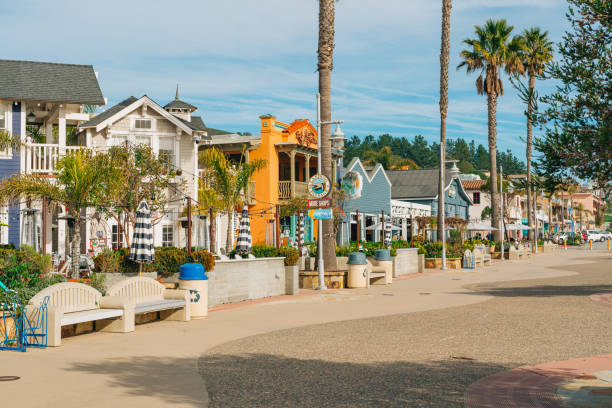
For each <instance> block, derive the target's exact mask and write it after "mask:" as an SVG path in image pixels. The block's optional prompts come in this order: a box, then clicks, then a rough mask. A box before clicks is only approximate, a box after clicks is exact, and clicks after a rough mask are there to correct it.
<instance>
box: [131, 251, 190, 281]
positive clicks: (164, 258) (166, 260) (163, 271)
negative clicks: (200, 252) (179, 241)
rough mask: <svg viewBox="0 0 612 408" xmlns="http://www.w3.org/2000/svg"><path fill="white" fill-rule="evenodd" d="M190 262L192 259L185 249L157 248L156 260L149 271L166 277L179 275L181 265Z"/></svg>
mask: <svg viewBox="0 0 612 408" xmlns="http://www.w3.org/2000/svg"><path fill="white" fill-rule="evenodd" d="M189 261H190V259H189V257H188V256H187V252H186V251H185V250H184V249H180V248H174V247H163V248H157V249H156V250H155V260H154V261H153V263H152V264H151V266H150V268H147V269H152V270H154V271H157V273H158V274H159V275H160V276H164V277H165V276H169V275H172V274H174V273H178V272H179V269H180V267H181V265H183V264H186V263H189ZM130 262H131V261H130ZM132 263H134V262H132ZM136 265H137V264H136Z"/></svg>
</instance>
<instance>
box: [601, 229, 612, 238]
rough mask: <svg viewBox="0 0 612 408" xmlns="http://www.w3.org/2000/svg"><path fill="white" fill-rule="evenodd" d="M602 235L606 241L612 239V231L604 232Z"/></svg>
mask: <svg viewBox="0 0 612 408" xmlns="http://www.w3.org/2000/svg"><path fill="white" fill-rule="evenodd" d="M602 234H603V235H604V239H612V231H604V232H602Z"/></svg>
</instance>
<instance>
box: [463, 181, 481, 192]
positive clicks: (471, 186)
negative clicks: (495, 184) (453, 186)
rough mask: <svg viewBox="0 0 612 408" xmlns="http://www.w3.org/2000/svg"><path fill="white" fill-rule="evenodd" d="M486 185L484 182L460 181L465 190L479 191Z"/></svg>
mask: <svg viewBox="0 0 612 408" xmlns="http://www.w3.org/2000/svg"><path fill="white" fill-rule="evenodd" d="M486 183H487V181H486V180H462V181H461V185H463V188H465V189H466V190H480V188H481V187H482V186H484V185H485V184H486Z"/></svg>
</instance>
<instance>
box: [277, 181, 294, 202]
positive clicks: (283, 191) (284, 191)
mask: <svg viewBox="0 0 612 408" xmlns="http://www.w3.org/2000/svg"><path fill="white" fill-rule="evenodd" d="M278 198H279V199H280V200H288V199H290V198H291V182H290V181H279V182H278Z"/></svg>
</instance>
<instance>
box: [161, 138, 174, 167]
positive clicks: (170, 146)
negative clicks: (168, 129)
mask: <svg viewBox="0 0 612 408" xmlns="http://www.w3.org/2000/svg"><path fill="white" fill-rule="evenodd" d="M158 157H159V159H160V160H161V161H163V162H164V163H166V167H167V168H168V170H171V169H173V168H174V139H172V138H169V137H161V138H159V153H158Z"/></svg>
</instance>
